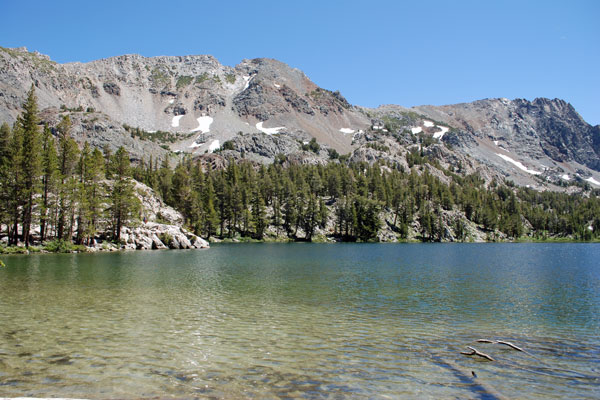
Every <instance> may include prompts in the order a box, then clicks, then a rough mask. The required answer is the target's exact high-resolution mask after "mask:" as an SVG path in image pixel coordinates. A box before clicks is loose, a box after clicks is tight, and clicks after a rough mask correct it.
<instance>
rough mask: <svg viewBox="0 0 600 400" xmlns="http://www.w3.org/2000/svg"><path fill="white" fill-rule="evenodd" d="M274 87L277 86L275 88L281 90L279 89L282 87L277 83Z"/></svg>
mask: <svg viewBox="0 0 600 400" xmlns="http://www.w3.org/2000/svg"><path fill="white" fill-rule="evenodd" d="M273 85H275V87H276V88H277V89H279V88H280V87H281V85H278V84H276V83H274V84H273Z"/></svg>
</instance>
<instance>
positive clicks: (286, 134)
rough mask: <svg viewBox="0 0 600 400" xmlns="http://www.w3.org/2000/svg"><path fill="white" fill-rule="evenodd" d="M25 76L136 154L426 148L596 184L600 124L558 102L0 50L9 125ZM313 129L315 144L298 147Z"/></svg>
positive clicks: (528, 179) (271, 69)
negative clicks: (373, 92) (352, 99)
mask: <svg viewBox="0 0 600 400" xmlns="http://www.w3.org/2000/svg"><path fill="white" fill-rule="evenodd" d="M32 83H33V84H34V85H35V86H36V94H37V96H38V99H39V104H40V109H41V110H43V112H42V117H43V120H44V121H45V122H47V123H48V124H49V125H50V126H51V127H52V126H55V125H56V124H57V123H58V122H59V121H60V119H61V118H62V116H64V115H69V116H70V117H71V119H72V120H73V132H72V134H73V136H74V137H75V139H76V140H78V141H79V142H83V141H89V142H90V143H91V144H92V145H93V146H97V147H104V146H108V147H112V148H113V150H114V149H115V148H116V147H118V146H121V145H122V146H125V147H126V148H127V149H128V150H129V151H130V153H131V154H132V156H133V157H134V158H137V159H141V158H146V159H147V158H148V157H149V156H150V155H152V156H154V157H155V159H157V158H164V157H165V155H166V154H171V155H173V152H175V153H192V154H195V155H197V156H202V157H207V156H205V154H206V153H212V152H214V151H216V150H217V149H220V148H221V147H227V148H228V149H229V150H225V151H223V152H222V153H223V155H222V158H221V160H220V161H218V160H217V158H218V157H217V158H214V157H213V158H210V157H209V160H208V161H209V162H211V163H213V164H214V163H217V164H218V163H222V162H223V159H224V158H225V157H227V156H233V157H250V158H253V159H255V160H256V161H257V162H263V163H264V162H271V161H273V160H274V159H275V157H276V156H277V155H278V154H282V153H283V154H286V155H288V156H291V159H293V160H297V161H298V162H324V161H325V160H326V159H327V158H328V157H329V156H330V152H328V151H326V150H327V149H335V150H336V151H337V152H338V153H339V154H347V153H349V157H350V158H351V159H352V160H354V161H368V162H373V161H375V160H377V159H384V160H388V161H389V162H391V163H396V164H401V165H403V166H408V164H409V163H408V162H407V157H410V154H412V153H411V152H413V151H415V149H423V148H424V147H427V149H426V151H425V152H426V153H428V154H429V157H430V158H431V159H437V160H438V161H439V162H441V163H442V164H443V165H448V166H450V165H452V166H463V167H465V168H466V170H467V171H478V172H479V173H481V174H483V175H484V176H488V177H489V179H493V178H499V177H505V178H508V179H511V180H513V181H515V182H516V183H518V184H521V185H529V186H532V187H537V188H550V189H557V190H558V189H561V187H564V186H565V185H569V184H571V183H573V182H575V181H583V180H587V182H588V183H590V184H592V185H598V186H600V183H599V182H600V174H599V171H600V126H591V125H589V124H587V123H586V122H585V121H584V120H583V119H582V118H581V116H579V114H577V112H576V111H575V110H574V109H573V107H572V106H571V105H570V104H568V103H566V102H564V101H562V100H558V99H554V100H549V99H535V100H534V101H531V102H530V101H527V100H522V99H516V100H512V101H511V100H507V99H486V100H479V101H475V102H473V103H465V104H456V105H448V106H419V107H413V108H411V109H407V108H404V107H400V106H382V107H379V108H377V109H368V108H361V107H357V106H353V105H351V104H349V103H348V102H347V101H346V99H344V97H343V96H342V95H341V94H340V93H339V92H332V91H329V90H326V89H323V88H320V87H318V86H317V85H316V84H314V83H313V82H312V81H310V79H309V78H308V77H307V76H306V75H305V74H304V73H302V72H301V71H299V70H297V69H294V68H291V67H289V66H288V65H286V64H284V63H281V62H279V61H277V60H272V59H254V60H243V61H242V62H241V63H240V64H238V65H237V66H235V67H229V66H224V65H221V64H220V63H219V62H218V61H217V60H216V59H215V58H214V57H212V56H207V55H198V56H184V57H152V58H146V57H142V56H139V55H124V56H119V57H112V58H108V59H103V60H97V61H93V62H89V63H69V64H58V63H55V62H53V61H51V60H50V58H49V57H47V56H44V55H41V54H39V53H30V52H28V51H27V50H26V49H5V48H0V122H9V123H12V122H14V120H15V119H16V117H17V115H18V114H19V112H20V111H21V110H20V107H21V104H22V103H23V100H24V97H25V94H26V93H27V90H28V89H29V87H30V85H31V84H32ZM275 137H277V139H275ZM312 138H315V139H316V140H317V142H318V143H319V144H321V145H322V146H323V147H322V148H321V151H317V152H310V151H307V150H306V148H305V146H306V145H307V144H308V142H309V141H310V140H311V139H312ZM227 142H229V143H228V144H227V146H225V143H227ZM423 143H425V145H424V144H423ZM430 143H433V144H432V146H429V144H430ZM422 152H423V151H422Z"/></svg>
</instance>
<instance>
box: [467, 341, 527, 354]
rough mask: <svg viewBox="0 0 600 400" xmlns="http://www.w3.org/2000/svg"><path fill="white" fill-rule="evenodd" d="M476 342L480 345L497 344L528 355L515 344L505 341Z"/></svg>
mask: <svg viewBox="0 0 600 400" xmlns="http://www.w3.org/2000/svg"><path fill="white" fill-rule="evenodd" d="M476 342H478V343H495V344H503V345H505V346H508V347H510V348H512V349H514V350H517V351H522V352H523V353H526V351H525V350H523V349H522V348H520V347H519V346H516V345H514V344H512V343H511V342H506V341H504V340H489V339H477V340H476Z"/></svg>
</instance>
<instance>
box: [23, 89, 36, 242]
mask: <svg viewBox="0 0 600 400" xmlns="http://www.w3.org/2000/svg"><path fill="white" fill-rule="evenodd" d="M37 113H38V107H37V98H36V96H35V87H34V86H33V84H32V85H31V89H30V91H29V93H28V95H27V100H26V101H25V103H24V104H23V113H22V114H21V116H20V117H19V118H18V120H17V122H18V124H19V125H20V126H21V129H22V134H23V142H22V147H21V151H22V156H21V159H20V161H21V170H22V171H23V172H22V173H23V196H24V205H23V242H24V243H25V246H26V247H29V244H30V241H31V238H30V230H31V222H32V218H33V206H34V196H35V194H36V193H37V191H38V189H39V183H40V175H41V157H40V153H41V146H40V133H39V129H38V123H39V119H38V115H37Z"/></svg>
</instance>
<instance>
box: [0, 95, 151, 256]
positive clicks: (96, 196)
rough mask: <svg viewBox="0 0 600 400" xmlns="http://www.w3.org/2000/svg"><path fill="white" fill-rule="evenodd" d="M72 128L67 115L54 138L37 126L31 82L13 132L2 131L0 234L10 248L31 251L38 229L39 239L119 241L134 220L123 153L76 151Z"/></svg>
mask: <svg viewBox="0 0 600 400" xmlns="http://www.w3.org/2000/svg"><path fill="white" fill-rule="evenodd" d="M70 131H71V121H70V119H69V117H68V115H65V116H63V117H62V120H61V121H60V123H59V124H58V125H57V127H56V129H55V134H56V136H57V137H56V138H55V135H53V132H52V131H51V129H50V128H49V127H48V126H47V125H45V126H41V125H40V121H39V117H38V106H37V99H36V95H35V90H34V87H33V85H32V87H31V90H30V91H29V93H28V95H27V99H26V101H25V103H24V104H23V112H22V113H21V115H19V117H18V118H17V121H16V122H15V123H14V124H13V126H12V128H11V127H10V126H9V125H8V124H6V123H4V124H2V126H0V235H2V234H5V235H6V236H7V237H8V245H17V244H18V243H19V242H23V243H24V244H25V246H29V245H30V244H32V241H33V236H32V230H33V229H34V228H37V227H39V237H38V239H39V240H40V241H41V242H43V241H46V240H64V241H73V242H75V243H77V244H89V243H90V242H91V241H92V240H93V239H94V237H97V236H98V235H104V236H108V237H110V238H112V239H114V240H117V241H118V240H119V238H120V231H121V227H122V226H124V225H125V224H127V223H128V222H129V221H131V220H133V219H136V218H137V217H138V215H139V207H140V204H139V200H138V199H137V197H136V196H135V194H134V182H133V181H132V179H131V166H130V160H129V154H128V153H127V151H126V150H125V149H123V148H122V147H121V148H119V149H118V150H117V151H116V152H115V153H114V154H111V152H110V151H109V150H108V149H106V150H105V151H104V153H103V152H101V151H100V150H99V149H97V148H94V149H92V148H91V147H90V146H89V144H88V143H85V144H84V145H83V147H82V148H79V146H78V144H77V143H76V142H75V140H73V138H72V137H71V135H70ZM106 231H108V232H106Z"/></svg>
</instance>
